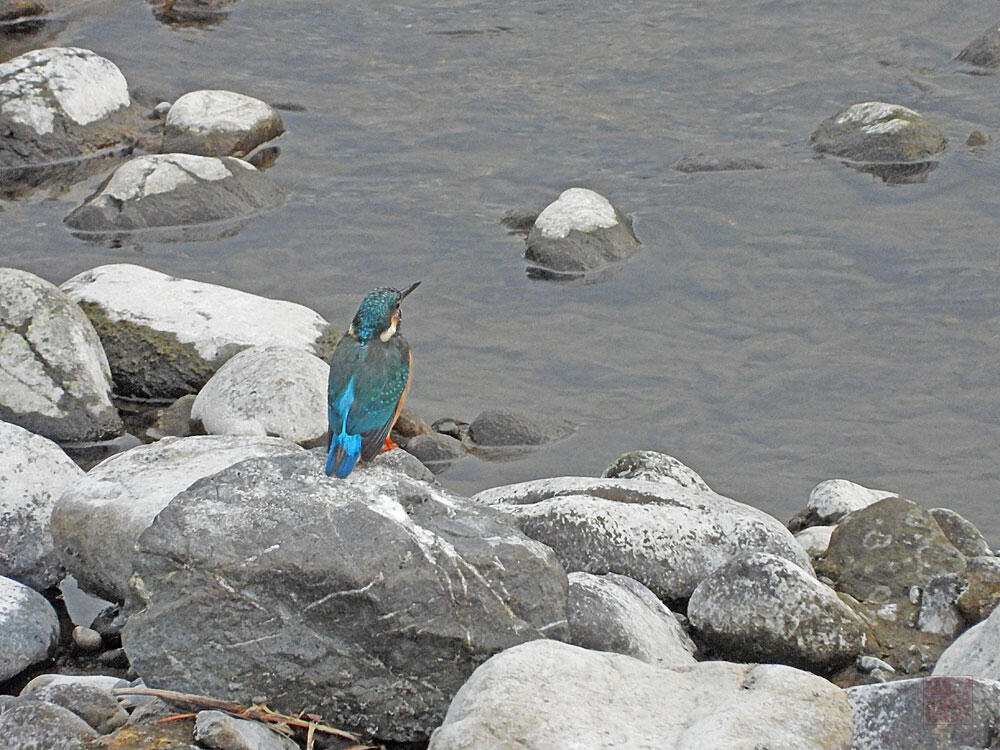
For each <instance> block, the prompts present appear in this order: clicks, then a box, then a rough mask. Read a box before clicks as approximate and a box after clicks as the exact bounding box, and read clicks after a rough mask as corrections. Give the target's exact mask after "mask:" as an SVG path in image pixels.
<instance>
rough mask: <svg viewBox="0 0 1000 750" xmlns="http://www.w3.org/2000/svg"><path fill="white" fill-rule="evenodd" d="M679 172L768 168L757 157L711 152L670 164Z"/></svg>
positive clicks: (686, 157)
mask: <svg viewBox="0 0 1000 750" xmlns="http://www.w3.org/2000/svg"><path fill="white" fill-rule="evenodd" d="M670 168H671V169H676V170H677V171H678V172H685V173H687V174H691V173H693V172H730V171H741V170H747V169H767V165H766V164H764V163H763V162H761V161H758V160H756V159H747V158H743V157H740V156H713V155H710V154H694V155H691V156H684V157H681V158H680V159H678V160H677V161H675V162H674V163H673V164H671V165H670Z"/></svg>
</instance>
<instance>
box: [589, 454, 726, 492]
mask: <svg viewBox="0 0 1000 750" xmlns="http://www.w3.org/2000/svg"><path fill="white" fill-rule="evenodd" d="M601 476H602V477H606V478H608V479H645V480H646V481H649V482H667V483H669V484H673V485H677V486H678V487H690V488H691V489H696V490H706V491H708V492H711V488H710V487H709V486H708V484H706V482H705V480H704V479H702V478H701V477H700V476H699V475H698V473H697V472H696V471H695V470H694V469H692V468H690V467H689V466H685V465H684V464H682V463H681V462H680V461H678V460H677V459H676V458H674V457H673V456H668V455H667V454H665V453H657V452H656V451H630V452H628V453H623V454H622V455H620V456H619V457H618V458H616V459H615V461H614V463H612V464H611V466H609V467H608V468H607V469H605V470H604V473H603V474H601Z"/></svg>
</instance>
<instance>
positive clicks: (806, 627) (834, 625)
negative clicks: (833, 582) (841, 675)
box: [687, 552, 865, 672]
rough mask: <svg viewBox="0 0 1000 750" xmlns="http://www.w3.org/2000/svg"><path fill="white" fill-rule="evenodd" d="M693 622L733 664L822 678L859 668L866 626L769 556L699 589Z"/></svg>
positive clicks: (738, 562) (750, 559)
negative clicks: (785, 668) (797, 670)
mask: <svg viewBox="0 0 1000 750" xmlns="http://www.w3.org/2000/svg"><path fill="white" fill-rule="evenodd" d="M687 614H688V618H689V619H690V620H691V625H692V626H694V627H695V628H696V629H697V630H698V632H699V633H700V634H701V637H702V638H703V639H704V640H705V642H707V643H708V644H709V645H711V646H712V647H713V648H714V649H715V650H716V651H717V652H718V653H720V654H722V655H723V656H724V657H725V658H727V659H733V660H738V661H760V662H767V663H778V664H788V665H789V666H796V667H801V668H803V669H810V670H815V671H819V672H831V671H833V670H834V669H836V668H838V667H840V666H843V665H845V664H848V663H850V662H852V661H854V659H855V657H857V656H858V654H860V653H861V650H862V649H863V648H864V646H865V625H864V623H863V622H862V621H861V619H860V618H859V617H858V616H857V615H856V614H855V613H854V611H853V610H851V608H850V607H848V606H847V605H846V604H844V603H843V602H842V601H841V600H840V599H839V598H838V597H837V594H836V593H834V591H833V589H831V588H830V587H829V586H826V585H825V584H822V583H820V582H819V581H817V580H816V579H815V578H813V577H812V576H810V575H808V574H807V573H806V572H805V571H803V570H802V568H800V567H798V566H797V565H795V564H793V563H791V562H789V561H788V560H785V559H782V558H780V557H775V556H774V555H771V554H768V553H766V552H755V553H751V554H747V555H741V556H739V557H734V558H733V559H731V560H730V561H729V562H727V563H726V564H725V565H723V566H722V567H720V568H718V569H716V570H715V571H714V572H713V573H712V574H711V575H709V576H708V577H706V578H705V579H703V580H702V581H701V583H699V584H698V587H697V588H696V589H695V590H694V593H693V594H691V600H690V601H689V602H688V610H687Z"/></svg>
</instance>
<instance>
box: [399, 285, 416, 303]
mask: <svg viewBox="0 0 1000 750" xmlns="http://www.w3.org/2000/svg"><path fill="white" fill-rule="evenodd" d="M418 286H420V282H419V281H418V282H417V283H416V284H410V285H409V286H408V287H406V289H404V290H403V291H401V292H400V293H399V299H400V301H402V299H403V297H405V296H406V295H407V294H409V293H410V292H412V291H413V290H414V289H416V288H417V287H418Z"/></svg>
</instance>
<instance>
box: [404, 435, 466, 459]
mask: <svg viewBox="0 0 1000 750" xmlns="http://www.w3.org/2000/svg"><path fill="white" fill-rule="evenodd" d="M405 450H406V452H407V453H410V454H412V455H414V456H416V457H417V458H418V459H420V462H421V463H423V464H428V465H431V466H433V467H435V468H436V467H438V466H440V465H441V464H450V463H451V462H453V461H455V460H457V459H459V458H461V457H462V456H464V455H465V447H464V446H463V445H462V443H461V442H459V441H458V440H456V439H455V438H453V437H449V436H448V435H442V434H441V433H439V432H432V433H430V434H428V435H417V436H416V437H412V438H410V439H409V440H408V441H406V446H405Z"/></svg>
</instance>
